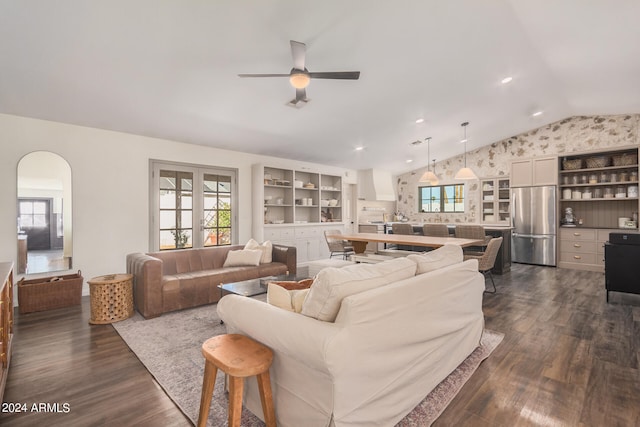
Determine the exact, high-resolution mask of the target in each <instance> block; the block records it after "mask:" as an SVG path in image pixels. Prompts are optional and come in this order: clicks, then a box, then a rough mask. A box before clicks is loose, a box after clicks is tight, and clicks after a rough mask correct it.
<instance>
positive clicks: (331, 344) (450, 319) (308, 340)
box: [218, 248, 484, 427]
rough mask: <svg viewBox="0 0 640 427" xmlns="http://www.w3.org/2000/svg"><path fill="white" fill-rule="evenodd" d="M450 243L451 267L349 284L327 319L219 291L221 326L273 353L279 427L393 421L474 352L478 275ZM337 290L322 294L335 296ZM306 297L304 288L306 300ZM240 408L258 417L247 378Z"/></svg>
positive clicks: (381, 267) (480, 319)
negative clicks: (333, 314)
mask: <svg viewBox="0 0 640 427" xmlns="http://www.w3.org/2000/svg"><path fill="white" fill-rule="evenodd" d="M458 249H459V248H458ZM458 249H452V251H453V252H454V253H455V263H454V264H452V265H449V266H447V267H444V268H438V269H436V270H434V271H431V272H427V273H423V274H416V273H414V274H412V275H411V276H410V277H409V278H405V279H402V280H396V281H394V282H392V283H388V284H382V285H380V283H379V282H378V283H377V284H376V287H374V288H372V289H368V290H362V289H363V286H364V287H365V288H366V284H363V282H362V281H359V282H358V281H357V280H356V282H358V283H357V285H356V287H357V288H358V289H357V293H355V294H352V295H349V296H346V297H344V298H343V299H342V300H341V303H340V304H339V306H338V308H339V312H338V313H337V316H336V317H335V321H333V322H331V321H322V320H317V319H315V318H312V317H307V316H305V315H303V314H298V313H295V312H291V311H286V310H283V309H281V308H278V307H275V306H273V305H270V304H268V303H265V302H262V301H258V300H255V299H251V298H245V297H241V296H237V295H229V296H225V297H223V298H222V299H221V300H220V302H219V303H218V313H219V315H220V318H221V319H222V320H224V322H225V324H226V325H227V330H228V332H229V333H241V334H244V335H247V336H249V337H252V338H254V339H256V340H257V341H259V342H261V343H263V344H265V345H267V346H268V347H270V348H271V349H272V350H273V352H274V360H273V365H272V367H271V371H270V372H271V381H272V389H273V398H274V405H275V408H276V418H277V421H278V425H279V426H281V427H287V426H290V427H299V426H305V427H310V426H337V427H340V426H363V427H364V426H367V427H371V426H393V425H395V424H396V423H397V422H398V421H400V420H401V419H402V418H403V417H404V416H406V415H407V414H408V413H409V412H411V410H412V409H413V408H414V407H415V406H416V405H418V403H420V402H421V401H422V400H423V399H424V397H425V396H426V395H427V394H428V393H429V392H430V391H431V390H432V389H433V388H434V387H435V386H436V385H437V384H438V383H439V382H441V381H442V380H443V379H444V378H445V377H446V376H447V375H448V374H449V373H451V372H452V371H453V370H454V369H455V368H456V367H457V366H458V365H459V364H460V363H461V362H462V361H463V360H464V359H465V358H466V357H467V356H468V355H469V354H470V353H471V352H473V350H474V349H475V348H476V347H477V346H478V345H479V342H480V336H481V334H482V331H483V328H484V316H483V313H482V294H483V291H484V277H483V276H482V274H480V273H478V270H477V265H478V264H477V261H476V260H469V261H465V262H461V261H462V251H461V250H459V252H458ZM433 252H436V251H433ZM433 252H432V253H433ZM427 254H429V253H427ZM420 256H422V255H411V256H410V257H408V258H411V257H414V258H415V257H420ZM425 256H428V255H425ZM433 256H434V255H432V257H433ZM436 256H437V253H436ZM416 260H418V261H419V259H418V258H415V259H414V261H416ZM394 262H395V263H396V264H388V263H394ZM401 262H404V263H405V264H398V261H397V260H392V261H385V262H383V263H380V264H375V265H371V264H369V265H365V264H362V265H357V266H350V267H344V268H341V269H325V270H322V271H321V272H320V273H319V274H318V276H317V277H316V281H318V280H319V279H320V278H321V276H323V275H324V276H327V277H338V276H340V275H345V274H346V275H349V274H351V275H353V274H355V275H356V276H358V275H360V277H366V276H367V275H371V274H373V273H371V272H372V271H374V272H375V271H376V269H378V270H377V271H382V272H383V273H384V272H385V264H386V268H387V270H388V269H389V268H393V269H394V270H398V268H396V267H398V266H399V265H402V266H406V262H407V258H403V259H402V261H401ZM427 264H433V263H432V262H427ZM436 264H437V263H436ZM366 269H369V270H366ZM331 270H335V271H331ZM349 270H351V272H349ZM418 270H420V268H418ZM354 271H355V272H354ZM414 271H415V268H414ZM339 272H344V273H339ZM324 273H326V274H324ZM385 274H386V273H385ZM394 274H395V273H394ZM394 274H391V275H390V276H394ZM336 275H338V276H336ZM375 281H376V280H375V278H374V279H371V280H370V281H369V282H375ZM365 282H366V280H365ZM315 287H316V283H315V282H314V285H313V286H312V290H313V289H314V288H315ZM343 288H344V287H343ZM319 289H320V288H318V292H320V290H319ZM325 291H326V289H325ZM343 291H344V289H342V290H337V289H335V288H333V289H330V292H329V293H330V294H331V296H332V297H337V298H342V297H343V295H341V292H342V293H344V292H343ZM318 292H316V293H318ZM347 293H349V292H347ZM316 296H317V295H316ZM310 297H311V291H310V292H309V295H308V296H307V299H306V300H305V303H304V304H307V303H308V300H309V299H310ZM316 302H317V301H316ZM303 307H304V306H303ZM316 314H317V313H316ZM245 405H246V406H247V408H248V409H249V410H251V411H252V412H253V413H254V414H256V415H257V416H258V417H260V418H261V419H263V415H262V408H261V404H260V398H259V394H258V390H257V383H256V381H255V379H254V378H250V379H249V380H247V384H246V387H245Z"/></svg>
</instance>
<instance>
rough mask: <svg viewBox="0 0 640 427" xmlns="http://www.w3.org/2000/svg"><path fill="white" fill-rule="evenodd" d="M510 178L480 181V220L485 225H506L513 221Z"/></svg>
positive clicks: (483, 179)
mask: <svg viewBox="0 0 640 427" xmlns="http://www.w3.org/2000/svg"><path fill="white" fill-rule="evenodd" d="M510 197H511V195H510V187H509V178H507V177H498V178H482V179H481V180H480V198H481V200H480V210H481V212H480V218H481V221H480V222H482V223H483V224H506V225H508V224H509V223H510V221H511V216H510V215H511V199H510Z"/></svg>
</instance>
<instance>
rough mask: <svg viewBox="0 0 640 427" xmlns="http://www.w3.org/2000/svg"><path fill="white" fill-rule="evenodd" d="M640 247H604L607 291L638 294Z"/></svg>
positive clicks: (639, 284) (610, 245)
mask: <svg viewBox="0 0 640 427" xmlns="http://www.w3.org/2000/svg"><path fill="white" fill-rule="evenodd" d="M639 262H640V245H620V244H612V243H609V242H607V243H605V245H604V280H605V288H606V289H607V302H608V301H609V291H616V292H626V293H631V294H640V280H638V276H639V275H640V267H639V264H638V263H639Z"/></svg>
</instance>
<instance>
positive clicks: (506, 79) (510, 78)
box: [501, 77, 513, 85]
mask: <svg viewBox="0 0 640 427" xmlns="http://www.w3.org/2000/svg"><path fill="white" fill-rule="evenodd" d="M511 80H513V77H505V78H504V79H502V80H501V82H502V84H503V85H506V84H507V83H509V82H510V81H511Z"/></svg>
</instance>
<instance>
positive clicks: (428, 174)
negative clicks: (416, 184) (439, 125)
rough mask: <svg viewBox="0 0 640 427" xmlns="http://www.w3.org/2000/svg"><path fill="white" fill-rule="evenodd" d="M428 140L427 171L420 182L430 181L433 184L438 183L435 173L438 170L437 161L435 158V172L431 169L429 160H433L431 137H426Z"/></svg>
mask: <svg viewBox="0 0 640 427" xmlns="http://www.w3.org/2000/svg"><path fill="white" fill-rule="evenodd" d="M425 140H426V141H427V171H426V172H425V173H424V174H423V175H422V177H421V178H420V182H428V183H429V184H431V185H438V182H440V180H438V177H437V176H436V174H435V173H434V172H435V171H436V161H435V159H434V160H433V172H431V170H430V169H429V162H430V161H431V137H428V138H425Z"/></svg>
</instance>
